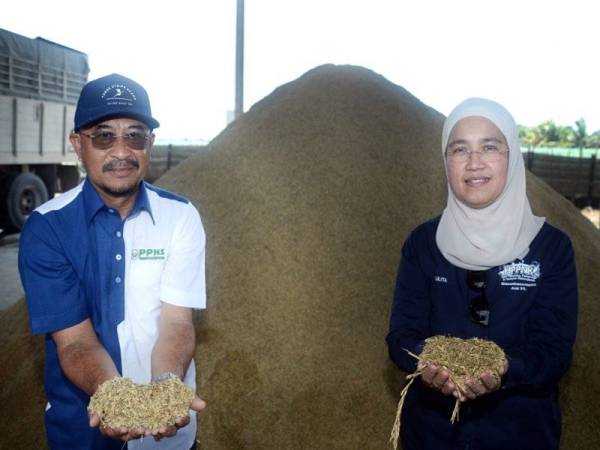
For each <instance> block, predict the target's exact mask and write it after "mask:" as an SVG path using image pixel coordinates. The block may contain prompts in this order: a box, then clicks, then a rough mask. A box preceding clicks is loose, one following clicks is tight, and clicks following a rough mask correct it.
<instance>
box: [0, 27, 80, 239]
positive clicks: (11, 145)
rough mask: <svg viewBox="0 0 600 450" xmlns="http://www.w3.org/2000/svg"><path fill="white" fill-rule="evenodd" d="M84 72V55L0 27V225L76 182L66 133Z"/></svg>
mask: <svg viewBox="0 0 600 450" xmlns="http://www.w3.org/2000/svg"><path fill="white" fill-rule="evenodd" d="M88 74H89V65H88V57H87V55H86V54H85V53H83V52H80V51H78V50H74V49H72V48H69V47H65V46H63V45H60V44H58V43H55V42H52V41H49V40H46V39H43V38H41V37H37V38H34V39H31V38H28V37H25V36H22V35H19V34H17V33H13V32H10V31H8V30H4V29H1V28H0V229H3V230H5V231H6V230H14V231H18V230H19V229H20V228H21V227H22V226H23V224H24V223H25V221H26V220H27V218H28V217H29V215H30V214H31V213H32V212H33V210H34V209H35V208H37V207H38V206H40V205H41V204H42V203H44V202H45V201H46V200H48V199H49V198H52V197H54V196H55V195H57V194H59V193H60V192H64V191H67V190H68V189H71V188H72V187H74V186H76V185H77V184H78V183H79V181H80V167H79V164H78V158H77V155H76V154H75V152H74V149H73V147H72V145H71V143H70V141H69V133H70V131H71V129H72V127H73V116H74V114H75V107H76V104H77V99H78V97H79V93H80V92H81V89H82V87H83V85H84V84H85V83H86V82H87V79H88Z"/></svg>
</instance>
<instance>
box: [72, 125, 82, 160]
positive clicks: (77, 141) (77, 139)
mask: <svg viewBox="0 0 600 450" xmlns="http://www.w3.org/2000/svg"><path fill="white" fill-rule="evenodd" d="M69 141H71V145H72V146H73V149H74V150H75V153H76V154H77V157H78V158H79V161H81V135H80V134H79V133H75V132H74V131H73V132H71V134H70V135H69Z"/></svg>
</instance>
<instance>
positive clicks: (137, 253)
mask: <svg viewBox="0 0 600 450" xmlns="http://www.w3.org/2000/svg"><path fill="white" fill-rule="evenodd" d="M166 256H167V255H166V252H165V249H164V248H134V249H133V250H131V259H132V260H134V261H135V260H140V261H141V260H147V259H165V258H166Z"/></svg>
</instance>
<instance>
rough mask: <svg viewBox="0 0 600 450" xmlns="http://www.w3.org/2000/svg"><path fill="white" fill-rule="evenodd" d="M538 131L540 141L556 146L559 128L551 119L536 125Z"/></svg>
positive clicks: (558, 140) (558, 139)
mask: <svg viewBox="0 0 600 450" xmlns="http://www.w3.org/2000/svg"><path fill="white" fill-rule="evenodd" d="M537 130H538V133H539V134H540V136H541V139H542V141H541V143H542V144H545V145H547V146H548V147H557V146H558V145H559V144H560V140H561V131H560V128H559V127H558V126H557V125H556V124H555V123H554V121H552V120H547V121H546V122H543V123H541V124H540V125H538V126H537Z"/></svg>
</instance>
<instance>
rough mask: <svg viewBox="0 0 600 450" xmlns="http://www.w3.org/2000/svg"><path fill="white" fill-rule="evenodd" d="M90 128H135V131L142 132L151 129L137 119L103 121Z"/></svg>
mask: <svg viewBox="0 0 600 450" xmlns="http://www.w3.org/2000/svg"><path fill="white" fill-rule="evenodd" d="M90 128H93V129H114V130H118V129H126V128H135V129H142V130H148V129H149V128H148V126H147V125H146V124H145V123H144V122H141V121H139V120H136V119H132V118H130V117H115V118H112V119H107V120H102V121H100V122H98V123H96V124H94V125H92V126H91V127H90Z"/></svg>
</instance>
